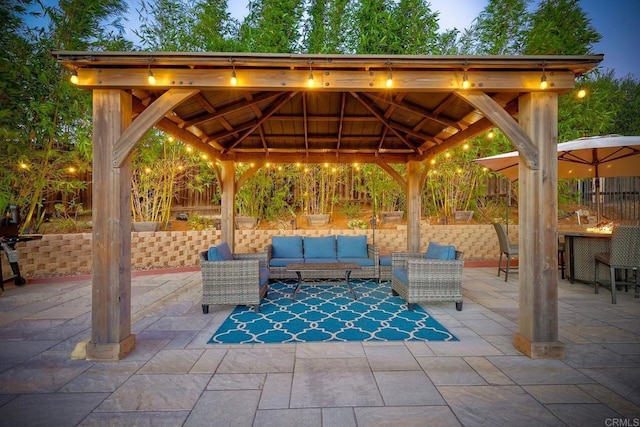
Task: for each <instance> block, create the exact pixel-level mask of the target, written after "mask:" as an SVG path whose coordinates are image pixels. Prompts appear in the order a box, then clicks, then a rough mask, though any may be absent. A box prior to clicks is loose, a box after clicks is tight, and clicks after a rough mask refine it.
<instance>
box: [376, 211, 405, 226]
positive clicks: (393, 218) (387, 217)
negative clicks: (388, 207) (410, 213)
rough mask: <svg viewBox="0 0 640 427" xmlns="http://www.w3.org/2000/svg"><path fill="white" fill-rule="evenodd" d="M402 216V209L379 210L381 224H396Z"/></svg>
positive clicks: (400, 220)
mask: <svg viewBox="0 0 640 427" xmlns="http://www.w3.org/2000/svg"><path fill="white" fill-rule="evenodd" d="M403 217H404V212H403V211H391V212H380V219H381V220H382V223H383V224H398V223H400V222H402V218H403Z"/></svg>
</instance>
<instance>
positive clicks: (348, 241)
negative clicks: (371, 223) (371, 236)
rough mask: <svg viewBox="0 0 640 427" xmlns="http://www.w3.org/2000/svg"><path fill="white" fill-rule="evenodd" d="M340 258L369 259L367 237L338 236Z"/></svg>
mask: <svg viewBox="0 0 640 427" xmlns="http://www.w3.org/2000/svg"><path fill="white" fill-rule="evenodd" d="M336 241H337V243H338V258H368V257H369V254H368V253H367V236H338V238H337V239H336Z"/></svg>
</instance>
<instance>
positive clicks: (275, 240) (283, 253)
mask: <svg viewBox="0 0 640 427" xmlns="http://www.w3.org/2000/svg"><path fill="white" fill-rule="evenodd" d="M271 256H272V257H273V258H302V236H272V237H271Z"/></svg>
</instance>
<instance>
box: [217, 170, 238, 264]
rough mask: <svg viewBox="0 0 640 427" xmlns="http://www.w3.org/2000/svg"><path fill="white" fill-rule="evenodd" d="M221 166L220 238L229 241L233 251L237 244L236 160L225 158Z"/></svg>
mask: <svg viewBox="0 0 640 427" xmlns="http://www.w3.org/2000/svg"><path fill="white" fill-rule="evenodd" d="M220 163H221V166H220V175H221V178H222V179H221V181H220V182H221V183H222V185H221V186H220V188H221V191H222V194H221V197H220V210H221V212H220V239H221V240H222V241H223V242H227V244H228V245H229V248H231V251H232V252H233V249H234V245H235V232H236V226H235V218H236V209H235V200H236V184H235V180H236V165H235V162H233V161H229V160H224V161H222V162H220Z"/></svg>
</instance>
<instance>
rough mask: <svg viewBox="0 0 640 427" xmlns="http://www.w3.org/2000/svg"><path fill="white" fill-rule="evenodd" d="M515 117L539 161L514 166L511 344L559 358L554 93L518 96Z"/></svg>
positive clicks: (561, 353) (537, 355) (538, 355)
mask: <svg viewBox="0 0 640 427" xmlns="http://www.w3.org/2000/svg"><path fill="white" fill-rule="evenodd" d="M519 109H520V116H519V117H520V122H521V123H522V126H523V128H524V129H525V130H526V132H527V134H528V135H530V136H531V139H532V140H533V141H534V142H535V144H536V147H537V149H538V150H539V152H540V167H539V169H533V168H530V167H528V166H527V165H526V164H524V163H523V162H520V166H519V169H518V177H519V179H518V184H519V204H520V206H524V207H526V209H519V210H518V222H519V255H518V265H519V272H518V277H519V281H520V291H519V295H520V297H519V310H518V333H516V334H515V335H514V337H513V343H514V346H515V347H516V348H517V349H518V350H520V351H521V352H523V353H524V354H525V355H527V356H529V357H531V358H553V359H556V358H563V357H564V344H563V343H561V342H559V341H558V233H557V232H558V158H557V155H558V153H557V145H558V97H557V94H555V93H547V92H544V93H541V92H537V93H531V94H526V95H523V96H521V97H520V108H519Z"/></svg>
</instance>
